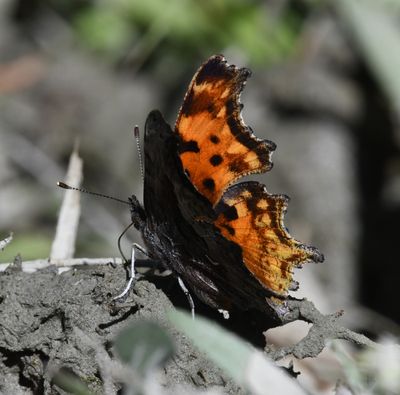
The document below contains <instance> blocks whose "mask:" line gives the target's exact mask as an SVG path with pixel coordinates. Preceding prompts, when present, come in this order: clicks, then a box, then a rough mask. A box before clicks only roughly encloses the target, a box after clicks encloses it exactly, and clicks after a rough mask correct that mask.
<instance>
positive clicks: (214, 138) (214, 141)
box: [210, 134, 220, 144]
mask: <svg viewBox="0 0 400 395" xmlns="http://www.w3.org/2000/svg"><path fill="white" fill-rule="evenodd" d="M210 141H211V142H212V143H213V144H218V143H219V141H220V140H219V137H218V136H216V135H215V134H212V135H211V136H210Z"/></svg>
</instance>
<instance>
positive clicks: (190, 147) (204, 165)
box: [175, 55, 275, 205]
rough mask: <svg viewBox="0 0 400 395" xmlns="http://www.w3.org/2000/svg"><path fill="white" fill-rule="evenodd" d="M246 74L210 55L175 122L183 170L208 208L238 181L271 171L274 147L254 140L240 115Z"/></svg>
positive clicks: (193, 83)
mask: <svg viewBox="0 0 400 395" xmlns="http://www.w3.org/2000/svg"><path fill="white" fill-rule="evenodd" d="M249 75H250V71H249V70H248V69H245V68H242V69H238V68H237V67H235V66H229V65H228V64H227V63H226V61H225V59H224V57H223V56H221V55H216V56H212V57H211V58H209V59H208V60H207V62H205V63H204V64H203V65H202V66H201V67H200V68H199V70H198V71H197V73H196V74H195V76H194V77H193V79H192V82H191V83H190V86H189V89H188V92H187V94H186V96H185V99H184V102H183V105H182V108H181V110H180V112H179V115H178V119H177V121H176V125H175V131H176V133H177V134H178V136H179V138H180V150H179V156H180V158H181V161H182V164H183V167H184V170H185V172H186V174H187V175H188V177H189V178H190V180H191V182H192V183H193V185H194V186H195V187H196V188H197V190H198V191H199V192H200V193H201V194H202V195H203V196H205V197H206V198H207V199H208V200H209V201H210V202H211V204H212V205H215V204H216V203H217V202H218V201H219V200H220V198H221V196H222V194H223V192H224V190H225V189H226V188H227V187H228V186H229V185H230V184H232V183H233V182H234V181H235V180H237V179H238V178H239V177H242V176H244V175H247V174H251V173H260V172H264V171H267V170H269V169H270V168H271V167H272V163H271V154H272V152H273V151H274V149H275V144H274V143H272V142H270V141H267V140H260V139H258V138H256V137H255V136H254V135H253V133H252V131H251V129H250V128H249V127H248V126H246V125H245V124H244V123H243V121H242V118H241V115H240V111H241V109H242V105H241V104H240V101H239V96H240V93H241V91H242V89H243V86H244V84H245V82H246V79H247V77H248V76H249Z"/></svg>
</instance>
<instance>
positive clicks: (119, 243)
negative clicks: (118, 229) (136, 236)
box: [118, 222, 133, 262]
mask: <svg viewBox="0 0 400 395" xmlns="http://www.w3.org/2000/svg"><path fill="white" fill-rule="evenodd" d="M132 225H133V222H132V223H130V224H129V225H128V226H127V227H126V228H125V229H124V230H123V232H122V233H121V234H120V235H119V237H118V250H119V253H120V254H121V256H122V258H123V260H124V261H125V262H128V260H127V259H126V258H125V255H124V253H123V252H122V248H121V239H122V237H123V236H124V235H125V233H126V232H127V231H128V229H129V228H130V227H131V226H132Z"/></svg>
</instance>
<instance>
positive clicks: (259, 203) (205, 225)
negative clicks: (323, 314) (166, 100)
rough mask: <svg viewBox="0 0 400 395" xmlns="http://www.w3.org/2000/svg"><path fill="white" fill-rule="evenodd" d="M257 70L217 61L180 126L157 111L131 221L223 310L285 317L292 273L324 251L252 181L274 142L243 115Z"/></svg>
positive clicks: (207, 68)
mask: <svg viewBox="0 0 400 395" xmlns="http://www.w3.org/2000/svg"><path fill="white" fill-rule="evenodd" d="M249 76H250V70H248V69H246V68H237V67H236V66H234V65H229V64H228V63H227V62H226V60H225V58H224V57H223V56H222V55H215V56H212V57H210V58H209V59H208V60H207V61H206V62H205V63H203V64H202V65H201V66H200V68H199V69H198V71H197V72H196V74H195V75H194V77H193V79H192V81H191V83H190V85H189V88H188V91H187V93H186V95H185V98H184V101H183V104H182V107H181V109H180V111H179V114H178V118H177V120H176V124H175V127H174V129H172V128H171V127H170V126H169V124H168V123H167V122H166V121H165V120H164V118H163V116H162V114H161V113H160V112H159V111H157V110H154V111H152V112H150V114H149V115H148V117H147V120H146V124H145V135H144V196H143V204H141V203H140V202H139V200H138V198H137V197H136V196H132V197H131V198H130V199H129V201H130V211H131V217H132V222H133V224H134V226H135V227H136V229H138V230H139V231H140V232H141V234H142V238H143V241H144V244H145V246H146V250H147V255H148V257H149V258H150V259H151V260H155V261H159V262H161V263H162V264H163V265H164V266H165V267H167V268H168V269H170V270H171V271H172V272H173V273H174V274H175V275H176V276H177V277H178V278H179V280H180V281H181V282H183V284H185V286H186V287H187V288H188V289H189V291H191V292H193V293H194V294H195V295H196V296H197V297H198V298H199V299H200V300H201V301H203V302H204V303H206V304H207V305H209V306H211V307H212V308H215V309H218V310H225V311H230V310H231V309H238V310H240V311H246V310H256V311H258V312H261V313H263V314H264V313H265V314H267V315H269V316H272V317H273V318H274V319H276V320H282V318H283V316H284V314H285V313H286V312H287V307H286V304H285V301H286V300H287V298H288V297H289V291H292V290H296V289H297V287H298V284H297V282H295V281H294V280H293V269H294V268H297V267H301V266H302V265H303V264H304V263H305V262H309V261H313V262H322V261H323V259H324V258H323V255H322V254H321V253H320V252H319V251H318V250H317V249H316V248H314V247H311V246H307V245H304V244H302V243H300V242H299V241H297V240H295V239H294V238H292V237H291V236H290V234H289V233H288V231H287V229H286V228H285V226H284V224H283V217H284V214H285V212H286V209H287V205H288V200H289V199H288V197H287V196H285V195H277V194H271V193H269V192H268V191H267V189H266V187H265V186H264V185H263V184H261V183H259V182H255V181H246V182H241V183H236V181H237V180H238V179H239V178H241V177H243V176H245V175H249V174H252V173H261V172H266V171H268V170H270V169H271V167H272V162H271V155H272V152H273V151H274V150H275V148H276V146H275V144H274V143H273V142H271V141H268V140H261V139H258V138H257V137H256V136H255V135H254V133H253V131H252V130H251V128H250V127H249V126H247V125H246V124H245V123H244V121H243V120H242V117H241V110H242V104H241V103H240V94H241V92H242V90H243V87H244V85H245V83H246V80H247V78H248V77H249Z"/></svg>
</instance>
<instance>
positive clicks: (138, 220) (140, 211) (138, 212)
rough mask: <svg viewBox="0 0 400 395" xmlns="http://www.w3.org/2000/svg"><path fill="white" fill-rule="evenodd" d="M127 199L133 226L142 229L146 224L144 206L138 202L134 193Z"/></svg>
mask: <svg viewBox="0 0 400 395" xmlns="http://www.w3.org/2000/svg"><path fill="white" fill-rule="evenodd" d="M128 200H129V204H130V207H131V219H132V223H133V226H134V227H135V228H136V229H137V230H140V231H142V230H143V229H144V227H145V224H146V213H145V211H144V208H143V207H142V205H141V204H140V203H139V200H138V198H137V197H136V196H135V195H132V196H131V197H130V198H129V199H128Z"/></svg>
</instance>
